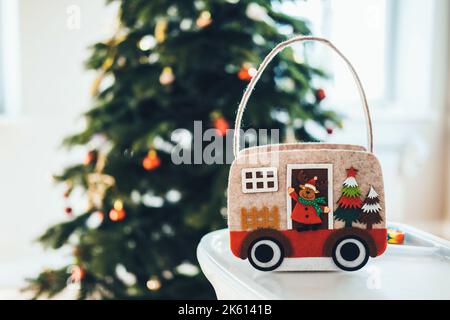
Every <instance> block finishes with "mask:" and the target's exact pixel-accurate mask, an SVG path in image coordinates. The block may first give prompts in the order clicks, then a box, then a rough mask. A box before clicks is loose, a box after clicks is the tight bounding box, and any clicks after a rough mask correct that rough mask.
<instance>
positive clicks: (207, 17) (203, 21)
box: [196, 10, 212, 28]
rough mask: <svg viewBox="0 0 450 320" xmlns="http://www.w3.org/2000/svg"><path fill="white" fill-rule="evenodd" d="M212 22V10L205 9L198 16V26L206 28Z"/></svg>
mask: <svg viewBox="0 0 450 320" xmlns="http://www.w3.org/2000/svg"><path fill="white" fill-rule="evenodd" d="M211 22H212V19H211V12H209V11H206V10H205V11H202V12H201V13H200V15H199V17H198V18H197V21H196V24H197V27H199V28H204V27H207V26H209V25H210V24H211Z"/></svg>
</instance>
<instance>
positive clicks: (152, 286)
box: [146, 276, 161, 291]
mask: <svg viewBox="0 0 450 320" xmlns="http://www.w3.org/2000/svg"><path fill="white" fill-rule="evenodd" d="M146 285H147V289H148V290H150V291H157V290H159V289H160V288H161V281H159V279H158V277H156V276H154V277H151V278H150V279H149V280H148V281H147V283H146Z"/></svg>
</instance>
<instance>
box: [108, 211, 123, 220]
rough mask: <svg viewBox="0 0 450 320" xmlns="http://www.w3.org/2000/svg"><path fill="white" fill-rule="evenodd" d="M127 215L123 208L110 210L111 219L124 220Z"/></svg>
mask: <svg viewBox="0 0 450 320" xmlns="http://www.w3.org/2000/svg"><path fill="white" fill-rule="evenodd" d="M126 215H127V214H126V212H125V210H123V209H122V210H116V209H111V211H110V212H109V218H110V219H111V221H114V222H118V221H122V220H123V219H125V217H126Z"/></svg>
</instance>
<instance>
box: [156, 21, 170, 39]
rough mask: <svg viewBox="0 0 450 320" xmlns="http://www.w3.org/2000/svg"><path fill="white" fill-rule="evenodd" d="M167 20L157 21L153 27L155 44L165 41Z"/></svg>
mask: <svg viewBox="0 0 450 320" xmlns="http://www.w3.org/2000/svg"><path fill="white" fill-rule="evenodd" d="M167 26H168V23H167V20H166V19H162V18H161V19H158V21H157V22H156V26H155V39H156V42H158V43H161V42H164V41H165V40H166V33H167Z"/></svg>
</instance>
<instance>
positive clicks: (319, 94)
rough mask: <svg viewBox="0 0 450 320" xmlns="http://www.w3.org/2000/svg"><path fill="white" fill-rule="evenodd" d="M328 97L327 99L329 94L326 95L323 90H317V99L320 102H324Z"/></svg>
mask: <svg viewBox="0 0 450 320" xmlns="http://www.w3.org/2000/svg"><path fill="white" fill-rule="evenodd" d="M326 97H327V94H326V93H325V90H323V89H318V90H316V99H317V100H318V101H322V100H323V99H325V98H326Z"/></svg>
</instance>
